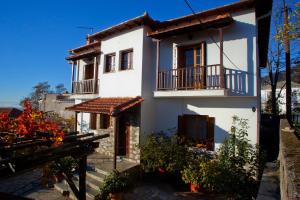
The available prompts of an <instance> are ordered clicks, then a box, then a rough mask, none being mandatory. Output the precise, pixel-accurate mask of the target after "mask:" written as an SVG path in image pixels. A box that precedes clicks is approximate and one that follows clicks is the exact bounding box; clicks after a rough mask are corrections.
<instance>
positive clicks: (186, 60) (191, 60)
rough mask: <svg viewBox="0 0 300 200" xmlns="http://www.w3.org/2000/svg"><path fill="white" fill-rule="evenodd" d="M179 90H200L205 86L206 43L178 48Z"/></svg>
mask: <svg viewBox="0 0 300 200" xmlns="http://www.w3.org/2000/svg"><path fill="white" fill-rule="evenodd" d="M178 54H179V55H178V83H177V84H178V88H179V89H200V88H204V84H205V67H204V65H205V46H204V43H201V44H197V45H190V46H182V47H179V48H178Z"/></svg>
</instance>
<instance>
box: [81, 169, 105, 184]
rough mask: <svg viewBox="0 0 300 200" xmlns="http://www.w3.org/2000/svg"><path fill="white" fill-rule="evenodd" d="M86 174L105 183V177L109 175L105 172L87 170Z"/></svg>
mask: <svg viewBox="0 0 300 200" xmlns="http://www.w3.org/2000/svg"><path fill="white" fill-rule="evenodd" d="M86 176H87V177H90V178H91V179H94V180H96V181H98V182H101V183H103V182H104V179H105V178H106V176H107V175H105V174H103V173H99V172H98V171H87V172H86Z"/></svg>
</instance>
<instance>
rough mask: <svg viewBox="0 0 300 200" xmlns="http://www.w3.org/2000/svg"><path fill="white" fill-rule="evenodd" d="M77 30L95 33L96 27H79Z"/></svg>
mask: <svg viewBox="0 0 300 200" xmlns="http://www.w3.org/2000/svg"><path fill="white" fill-rule="evenodd" d="M76 28H78V29H85V30H89V31H90V33H93V32H94V29H95V28H94V27H92V26H77V27H76Z"/></svg>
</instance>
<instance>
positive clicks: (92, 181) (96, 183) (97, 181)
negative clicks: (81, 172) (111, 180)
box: [74, 172, 104, 190]
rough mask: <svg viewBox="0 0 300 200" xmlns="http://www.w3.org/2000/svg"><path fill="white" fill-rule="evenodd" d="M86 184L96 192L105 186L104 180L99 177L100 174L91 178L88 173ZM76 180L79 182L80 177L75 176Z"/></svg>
mask: <svg viewBox="0 0 300 200" xmlns="http://www.w3.org/2000/svg"><path fill="white" fill-rule="evenodd" d="M86 175H87V176H86V184H87V186H89V187H91V188H93V189H95V190H99V187H100V186H101V185H102V184H103V181H104V179H102V178H101V177H99V174H95V175H92V176H89V174H88V172H87V173H86ZM74 179H76V181H79V176H78V175H75V176H74Z"/></svg>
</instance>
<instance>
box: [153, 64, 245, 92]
mask: <svg viewBox="0 0 300 200" xmlns="http://www.w3.org/2000/svg"><path fill="white" fill-rule="evenodd" d="M247 80H248V75H247V72H245V71H241V70H235V69H229V68H222V67H221V65H220V64H215V65H206V66H197V67H185V68H178V69H169V70H160V71H158V76H157V90H156V91H154V97H157V98H159V97H175V98H176V97H224V96H232V95H234V96H241V95H246V94H247V87H246V85H247V84H246V83H247Z"/></svg>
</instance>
